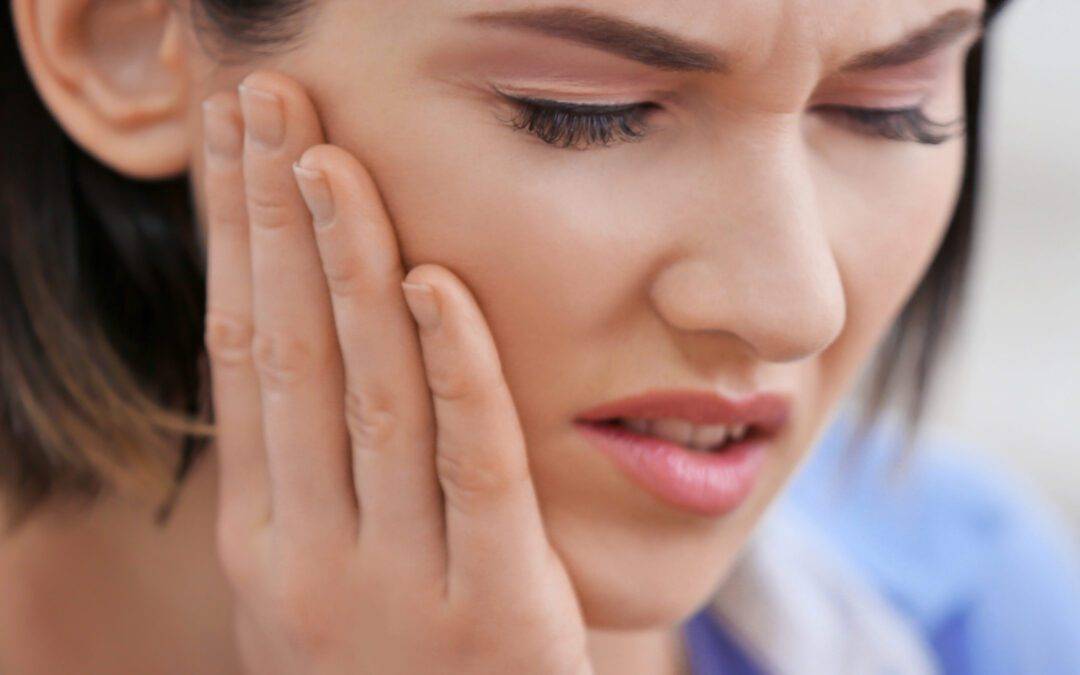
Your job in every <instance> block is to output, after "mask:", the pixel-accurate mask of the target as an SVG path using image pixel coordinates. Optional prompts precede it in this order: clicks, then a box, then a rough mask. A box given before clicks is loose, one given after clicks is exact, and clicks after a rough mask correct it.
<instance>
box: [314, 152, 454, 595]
mask: <svg viewBox="0 0 1080 675" xmlns="http://www.w3.org/2000/svg"><path fill="white" fill-rule="evenodd" d="M296 173H297V179H298V181H299V184H300V186H301V192H302V193H303V194H304V196H305V198H306V199H307V201H308V204H309V205H310V207H311V211H312V214H313V217H314V221H315V228H314V229H315V233H316V234H315V236H316V242H317V244H318V248H319V254H320V256H321V259H322V266H323V271H324V273H325V275H326V278H327V283H328V285H329V288H330V298H331V303H332V305H333V311H334V322H335V324H336V325H337V330H338V338H339V344H340V348H341V352H342V358H343V360H344V363H345V391H346V396H345V400H346V406H345V409H346V422H347V425H348V427H349V429H350V439H351V443H352V455H353V479H354V481H355V485H356V493H357V496H358V499H359V502H360V540H361V545H362V546H363V545H364V542H365V541H370V542H373V543H374V544H375V545H376V546H378V547H380V548H383V549H387V550H393V551H394V552H395V555H397V554H400V553H405V555H401V556H399V557H400V559H402V560H407V561H410V562H411V563H412V564H418V565H419V564H426V563H429V562H430V563H432V565H431V567H430V568H429V569H428V570H426V571H427V572H437V573H439V574H442V572H443V571H444V570H445V535H444V528H443V511H442V496H441V494H440V492H439V482H438V478H437V477H436V475H435V458H434V450H433V449H434V447H435V433H434V417H433V412H432V408H431V397H430V394H429V393H428V389H427V383H426V380H425V375H424V367H423V362H422V359H421V355H420V343H419V339H418V337H417V334H416V327H415V325H414V324H413V320H412V317H411V316H410V315H409V310H408V308H407V307H406V306H405V299H404V296H403V295H402V293H401V281H402V278H403V272H402V266H401V255H400V252H399V250H398V245H397V237H396V234H395V231H394V228H393V225H392V224H391V222H390V218H389V216H388V215H387V213H386V211H385V209H384V208H383V205H382V199H381V197H380V196H379V193H378V189H377V187H376V186H375V183H374V182H373V181H372V179H371V177H370V175H369V174H368V173H367V171H365V170H364V168H363V167H362V166H361V164H360V162H359V161H358V160H356V159H355V158H354V157H353V156H352V155H351V154H350V153H348V152H347V151H345V150H342V149H341V148H338V147H335V146H332V145H322V146H316V147H314V148H311V149H310V150H308V151H307V152H306V153H304V156H303V157H302V158H301V160H300V162H299V166H298V167H297V169H296Z"/></svg>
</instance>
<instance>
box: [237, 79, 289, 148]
mask: <svg viewBox="0 0 1080 675" xmlns="http://www.w3.org/2000/svg"><path fill="white" fill-rule="evenodd" d="M240 107H241V108H243V110H244V126H245V127H246V128H247V131H248V134H250V135H251V138H252V139H254V140H255V141H257V142H258V143H260V144H262V145H263V147H266V148H268V149H273V148H276V147H278V146H279V145H281V143H282V142H283V141H284V140H285V112H284V108H283V107H282V105H281V99H280V98H278V96H277V94H274V93H273V92H269V91H263V90H262V89H255V88H254V87H251V86H249V85H246V84H241V85H240Z"/></svg>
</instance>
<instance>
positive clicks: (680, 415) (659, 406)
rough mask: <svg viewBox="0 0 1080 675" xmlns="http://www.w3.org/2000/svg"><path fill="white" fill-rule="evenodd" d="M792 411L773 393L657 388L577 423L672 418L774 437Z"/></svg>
mask: <svg viewBox="0 0 1080 675" xmlns="http://www.w3.org/2000/svg"><path fill="white" fill-rule="evenodd" d="M790 409H791V404H790V403H789V399H788V398H787V397H786V396H783V395H780V394H776V393H773V392H755V393H753V394H751V395H749V396H744V397H743V398H740V399H732V398H729V397H727V396H724V395H723V394H720V393H718V392H714V391H709V390H694V389H657V390H653V391H648V392H645V393H643V394H639V395H636V396H630V397H628V398H622V399H619V400H617V401H610V402H608V403H604V404H602V405H600V406H597V407H595V408H590V409H589V410H586V411H585V412H583V413H581V414H580V415H578V417H577V419H576V420H575V421H579V422H602V421H604V420H609V419H612V418H614V417H637V418H641V419H659V418H663V417H671V418H675V419H681V420H686V421H687V422H690V423H692V424H724V425H729V426H730V425H735V424H746V425H752V426H753V427H755V428H757V429H758V430H759V431H761V432H762V434H763V435H772V434H775V433H777V432H778V431H779V430H780V428H781V427H782V426H783V425H784V423H785V422H786V421H787V418H788V415H789V413H790Z"/></svg>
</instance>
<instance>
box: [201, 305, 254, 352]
mask: <svg viewBox="0 0 1080 675" xmlns="http://www.w3.org/2000/svg"><path fill="white" fill-rule="evenodd" d="M252 332H253V329H252V326H251V322H250V321H248V320H245V319H242V318H240V317H238V316H234V315H231V314H229V313H227V312H225V311H222V310H219V309H214V308H211V309H210V310H208V311H207V314H206V329H205V333H204V336H203V341H204V343H205V345H206V352H207V354H208V355H209V356H210V358H211V360H212V361H214V362H215V363H218V364H222V365H243V364H246V363H247V362H248V360H249V359H250V358H251V341H252Z"/></svg>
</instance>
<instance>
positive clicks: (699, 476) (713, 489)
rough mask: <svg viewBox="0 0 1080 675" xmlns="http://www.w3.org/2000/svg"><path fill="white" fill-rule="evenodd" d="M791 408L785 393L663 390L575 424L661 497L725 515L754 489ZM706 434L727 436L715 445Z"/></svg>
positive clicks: (598, 409)
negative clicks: (732, 394) (743, 394)
mask: <svg viewBox="0 0 1080 675" xmlns="http://www.w3.org/2000/svg"><path fill="white" fill-rule="evenodd" d="M789 412H790V404H789V402H788V399H787V398H786V397H784V396H781V395H779V394H773V393H766V392H762V393H755V394H753V395H750V396H746V397H743V398H741V399H738V400H734V399H731V398H727V397H725V396H722V395H720V394H717V393H715V392H711V391H708V390H704V391H696V390H659V391H650V392H646V393H645V394H642V395H639V396H633V397H630V398H625V399H620V400H618V401H612V402H610V403H606V404H603V405H601V406H598V407H596V408H592V409H590V410H587V411H585V412H584V413H582V414H581V415H580V416H579V417H578V418H577V419H576V420H575V425H576V426H577V428H578V429H579V430H580V431H581V432H582V433H583V434H584V435H585V437H586V438H587V439H588V440H589V441H590V442H592V443H593V445H594V446H595V447H596V448H597V449H598V450H600V451H601V452H602V453H604V454H605V455H606V456H608V457H610V458H611V459H612V460H613V461H614V463H615V465H616V466H617V467H618V468H619V469H620V470H622V471H623V472H624V473H625V474H626V475H627V476H628V477H629V478H630V479H631V480H633V481H634V482H635V483H636V484H638V485H639V486H640V487H642V488H644V489H645V490H647V491H648V492H650V493H651V494H653V495H654V496H656V497H659V498H660V499H662V500H664V501H665V502H667V503H669V504H671V505H673V506H676V507H678V508H681V509H683V510H686V511H690V512H692V513H697V514H699V515H705V516H719V515H723V514H725V513H727V512H729V511H731V510H732V509H734V508H735V507H737V506H738V505H739V504H741V503H742V502H743V501H745V499H746V498H747V496H748V495H749V494H750V493H751V492H752V491H753V488H754V485H755V484H756V481H757V477H758V474H759V473H760V470H761V467H762V465H763V464H764V460H765V453H766V451H767V449H768V447H769V445H770V444H771V443H772V441H773V440H774V438H775V437H776V436H777V435H778V433H779V431H780V429H781V428H782V427H783V426H784V424H785V422H786V421H787V418H788V415H789ZM657 420H664V421H663V422H657ZM690 425H694V426H693V427H691V426H690ZM720 425H722V426H723V427H724V428H720ZM662 436H663V437H662ZM673 436H678V437H680V438H683V439H684V442H679V441H677V440H675V439H674V438H673ZM706 438H708V439H717V438H722V439H723V440H721V441H715V442H713V443H711V444H707V443H705V442H704V441H703V440H702V439H706ZM688 439H689V440H688Z"/></svg>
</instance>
